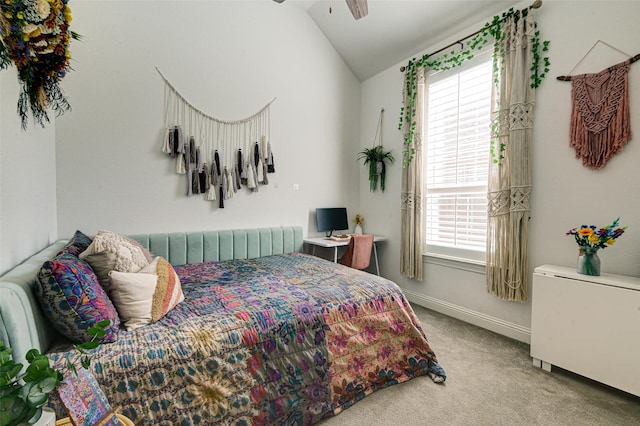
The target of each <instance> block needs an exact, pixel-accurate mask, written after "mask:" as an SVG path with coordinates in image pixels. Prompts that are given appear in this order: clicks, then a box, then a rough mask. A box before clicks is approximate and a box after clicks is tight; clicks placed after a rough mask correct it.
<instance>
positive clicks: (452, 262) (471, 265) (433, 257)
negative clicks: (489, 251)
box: [422, 253, 486, 275]
mask: <svg viewBox="0 0 640 426" xmlns="http://www.w3.org/2000/svg"><path fill="white" fill-rule="evenodd" d="M422 262H423V263H428V264H432V265H439V266H444V267H447V268H455V269H460V270H463V271H468V272H473V273H475V274H482V275H484V274H485V272H486V264H485V262H483V261H481V260H472V259H466V258H462V257H456V256H447V255H445V254H438V253H426V254H423V255H422Z"/></svg>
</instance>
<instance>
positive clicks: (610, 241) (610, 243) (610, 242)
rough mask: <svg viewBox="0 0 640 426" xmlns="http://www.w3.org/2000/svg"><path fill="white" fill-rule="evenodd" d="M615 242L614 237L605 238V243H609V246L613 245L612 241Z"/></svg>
mask: <svg viewBox="0 0 640 426" xmlns="http://www.w3.org/2000/svg"><path fill="white" fill-rule="evenodd" d="M615 242H616V240H615V239H614V238H609V239H608V240H607V244H609V245H610V246H612V245H613V243H615Z"/></svg>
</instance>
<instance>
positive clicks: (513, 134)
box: [486, 14, 535, 302]
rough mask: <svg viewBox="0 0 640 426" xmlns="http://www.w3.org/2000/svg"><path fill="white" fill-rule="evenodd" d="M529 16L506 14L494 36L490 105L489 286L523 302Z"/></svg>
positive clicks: (530, 98) (530, 93)
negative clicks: (493, 151)
mask: <svg viewBox="0 0 640 426" xmlns="http://www.w3.org/2000/svg"><path fill="white" fill-rule="evenodd" d="M534 33H535V22H534V20H533V16H531V14H528V15H527V16H526V17H522V16H520V14H513V15H511V16H508V17H507V18H506V19H505V22H504V24H503V27H502V35H501V37H500V39H499V40H496V46H495V47H496V49H495V50H494V51H496V52H498V54H497V55H495V57H494V61H496V63H494V67H496V69H497V70H498V76H497V84H496V85H494V91H493V103H494V109H493V111H492V116H493V117H492V119H493V124H494V126H495V133H496V134H495V135H494V138H495V137H497V140H495V142H496V144H495V145H494V146H496V147H500V148H497V149H499V150H500V152H501V154H502V156H503V157H504V158H502V159H501V161H499V162H491V163H490V167H489V182H488V218H487V219H488V226H487V253H486V256H487V258H486V263H487V270H486V284H487V292H489V293H491V294H494V295H496V296H498V297H500V298H501V299H504V300H512V301H519V302H525V301H526V300H527V287H528V240H529V226H528V220H529V193H530V191H531V164H530V158H531V141H532V137H533V108H534V104H535V90H534V89H533V88H532V87H531V78H530V69H531V66H532V61H533V50H532V44H531V39H532V38H533V36H534Z"/></svg>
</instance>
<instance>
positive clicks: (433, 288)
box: [360, 0, 640, 338]
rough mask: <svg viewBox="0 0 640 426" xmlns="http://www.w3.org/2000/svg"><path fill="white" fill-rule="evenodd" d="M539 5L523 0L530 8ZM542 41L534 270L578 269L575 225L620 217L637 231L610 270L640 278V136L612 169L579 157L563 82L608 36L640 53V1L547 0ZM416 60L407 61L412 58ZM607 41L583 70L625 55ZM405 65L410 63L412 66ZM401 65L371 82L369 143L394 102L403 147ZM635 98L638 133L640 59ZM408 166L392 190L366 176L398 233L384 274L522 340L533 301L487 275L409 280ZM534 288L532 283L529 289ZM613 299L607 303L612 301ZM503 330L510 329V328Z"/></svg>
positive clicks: (388, 128)
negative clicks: (501, 289)
mask: <svg viewBox="0 0 640 426" xmlns="http://www.w3.org/2000/svg"><path fill="white" fill-rule="evenodd" d="M529 3H530V2H529V1H527V2H523V3H520V4H518V5H517V6H518V7H525V6H527V5H528V4H529ZM534 13H535V15H536V19H537V22H538V26H539V29H540V32H541V37H542V39H543V40H550V41H551V45H550V50H549V52H548V56H549V57H550V60H551V71H550V73H549V75H548V76H547V78H546V79H545V80H544V82H543V83H542V85H541V87H540V88H539V89H538V90H537V93H536V97H537V105H536V111H535V114H536V118H535V128H534V147H533V153H532V155H533V159H532V161H533V189H532V198H531V221H530V244H529V249H530V259H529V262H530V270H531V272H533V268H534V267H535V266H537V265H541V264H545V263H550V264H557V265H566V266H573V265H575V263H576V257H577V247H576V244H575V242H574V241H573V239H572V238H570V237H567V236H565V232H566V231H567V230H569V229H570V228H573V227H576V226H580V225H582V224H594V225H597V226H603V225H606V224H608V223H610V222H611V220H613V219H615V218H616V217H617V216H621V217H622V224H624V225H629V230H628V231H627V233H626V234H625V235H624V236H622V237H621V238H620V239H619V240H618V242H617V243H616V244H615V246H613V247H610V248H607V249H606V250H601V252H600V257H601V259H602V265H603V266H602V268H603V272H608V273H617V274H623V275H632V276H640V262H638V259H639V258H640V215H638V208H639V207H640V203H639V201H638V196H637V195H638V193H639V192H640V172H639V171H638V160H639V159H640V146H639V145H638V143H639V141H638V140H637V139H638V137H637V136H636V139H634V140H632V141H631V142H630V143H629V144H628V145H627V147H626V148H625V149H624V151H623V152H622V153H620V154H618V155H616V156H615V157H614V158H612V159H611V160H610V162H609V163H608V164H607V166H606V168H604V169H603V170H600V171H593V170H590V169H587V168H585V167H583V166H582V164H581V161H579V160H576V159H575V158H574V152H573V150H572V149H571V148H570V147H569V138H568V134H569V117H570V113H571V104H570V92H571V85H570V83H569V82H561V81H558V80H556V79H555V77H556V76H558V75H564V74H567V73H569V72H570V71H571V70H572V69H573V68H574V66H575V65H576V64H578V63H579V62H580V61H581V59H582V57H583V56H584V55H585V54H586V53H587V52H588V51H589V49H591V47H592V46H593V45H594V43H596V41H597V40H598V39H601V40H603V41H605V42H607V43H609V44H611V45H612V46H615V47H616V48H618V49H620V50H622V51H624V52H627V53H628V54H630V55H632V56H633V55H635V54H637V53H640V52H639V51H638V44H637V41H638V40H639V39H640V28H639V27H638V26H637V22H636V21H637V17H638V16H639V15H640V2H630V1H589V2H579V3H578V2H571V1H561V0H546V1H545V2H544V5H543V7H542V8H541V9H539V10H537V11H535V12H534ZM490 18H491V17H490V16H487V17H483V18H482V17H479V19H481V21H479V22H478V25H476V26H474V27H471V28H469V29H468V30H467V31H464V32H462V33H460V34H458V35H457V36H455V37H452V38H451V39H450V40H433V47H432V48H431V49H428V50H427V51H425V52H416V55H415V56H421V55H422V54H423V53H428V52H430V51H433V50H435V49H437V48H440V47H441V46H444V45H446V44H448V42H450V41H453V40H457V39H459V38H460V37H463V36H465V35H467V34H469V33H471V32H473V31H475V30H477V29H478V28H480V27H481V26H482V24H483V23H484V22H486V21H488V20H490ZM408 59H409V58H407V60H408ZM624 59H625V58H624V56H622V55H621V54H619V53H616V52H614V51H612V50H611V49H608V48H606V47H605V48H602V47H600V46H599V47H597V48H595V49H594V50H593V51H592V52H591V54H589V56H588V57H587V58H585V60H584V61H583V62H582V64H581V65H580V67H579V68H577V69H576V70H575V72H574V73H585V72H597V71H600V70H601V69H603V68H606V67H608V66H611V65H614V64H616V63H618V62H621V61H622V60H624ZM403 64H404V63H403ZM403 64H397V65H394V66H393V67H391V68H389V69H388V70H386V71H384V72H382V73H380V74H378V75H377V76H375V77H373V78H371V79H369V80H367V81H365V82H364V83H363V84H362V102H361V105H362V110H361V114H362V115H361V122H362V128H361V134H362V138H361V146H367V145H370V144H371V141H372V140H373V134H374V132H375V128H376V124H377V119H378V112H379V108H380V107H382V106H384V107H386V111H387V117H386V121H385V145H386V146H388V147H390V148H393V150H394V153H395V154H396V156H397V157H400V156H401V154H402V136H401V133H400V132H399V131H398V130H397V122H398V116H399V111H400V106H401V102H402V97H401V90H402V84H403V83H402V82H403V75H402V73H401V72H400V71H399V67H400V65H403ZM629 95H630V110H631V122H632V130H633V131H634V132H635V134H636V135H637V134H638V133H639V132H640V65H638V64H634V65H632V66H631V72H630V75H629ZM401 169H402V167H401V164H400V163H398V164H396V165H395V166H393V167H392V168H391V170H390V173H389V176H388V179H389V189H388V191H387V192H386V193H385V194H380V193H375V194H371V193H369V192H368V187H367V186H366V174H365V172H364V171H361V173H360V205H361V208H360V209H361V211H362V213H363V214H364V215H365V217H366V218H367V228H368V230H369V231H375V232H376V233H380V234H386V235H390V236H391V240H390V241H389V243H388V244H387V245H386V246H382V245H381V261H382V269H383V273H384V275H386V276H387V277H390V278H391V279H393V280H394V281H396V282H398V283H399V284H400V285H401V286H402V287H403V288H404V289H405V290H406V291H407V293H408V294H409V295H410V297H412V298H413V299H414V300H417V301H418V302H422V303H425V304H430V305H431V306H432V307H436V308H440V309H441V310H443V311H446V312H447V313H450V314H457V315H458V316H461V317H464V318H466V319H473V318H474V317H475V319H476V320H478V321H480V323H483V322H484V325H489V326H490V325H491V324H493V325H496V326H498V327H497V328H498V329H500V328H501V327H503V326H506V327H507V328H512V329H514V333H515V334H514V337H516V338H521V337H522V333H523V332H524V334H526V331H527V328H528V327H530V323H531V304H530V302H527V303H515V302H503V301H501V300H500V299H498V298H496V297H494V296H491V295H489V294H487V293H486V292H485V282H484V280H485V277H484V274H479V273H475V272H469V271H465V270H459V269H454V268H451V267H445V266H440V265H432V264H425V265H424V267H425V269H424V271H425V279H424V282H422V283H421V282H416V281H413V280H409V279H406V278H404V277H402V276H401V275H400V273H399V267H398V265H399V250H400V239H399V231H400V181H401ZM530 292H531V285H530V286H529V293H530ZM603 303H607V301H603ZM500 331H504V328H503V329H501V330H500Z"/></svg>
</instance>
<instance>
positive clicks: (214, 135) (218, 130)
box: [156, 68, 275, 208]
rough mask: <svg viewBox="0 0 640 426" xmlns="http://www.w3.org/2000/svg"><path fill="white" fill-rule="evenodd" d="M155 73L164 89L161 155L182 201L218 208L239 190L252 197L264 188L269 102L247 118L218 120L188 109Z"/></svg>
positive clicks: (269, 161)
mask: <svg viewBox="0 0 640 426" xmlns="http://www.w3.org/2000/svg"><path fill="white" fill-rule="evenodd" d="M156 71H158V74H160V77H162V80H163V81H164V83H165V89H164V126H165V132H164V136H163V141H162V152H163V153H165V154H167V156H169V157H170V158H172V159H174V161H175V162H176V173H177V174H179V175H183V176H184V178H185V179H186V182H185V184H186V195H187V196H192V195H204V199H205V200H207V201H218V207H219V208H224V201H225V200H229V199H231V198H233V196H234V194H235V193H236V192H238V191H240V190H241V189H242V186H245V187H246V188H247V189H248V191H249V192H257V191H258V186H259V185H267V184H268V183H269V179H268V178H267V173H275V164H274V161H273V151H272V148H271V137H270V136H271V135H270V133H271V112H270V107H271V104H272V103H273V102H274V101H275V98H274V99H273V100H272V101H271V102H269V103H268V104H267V105H265V106H264V107H263V108H262V109H260V111H258V112H256V113H255V114H253V115H252V116H250V117H247V118H244V119H241V120H235V121H228V120H221V119H218V118H215V117H212V116H211V115H208V114H205V113H204V112H202V111H201V110H199V109H198V108H196V107H195V106H193V105H192V104H191V103H190V102H188V101H187V100H186V99H185V98H184V96H182V95H181V94H180V93H179V92H178V91H177V90H176V89H175V88H174V87H173V85H172V84H171V83H170V82H169V81H168V80H167V79H166V78H165V77H164V75H162V73H161V72H160V70H159V69H157V68H156Z"/></svg>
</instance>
